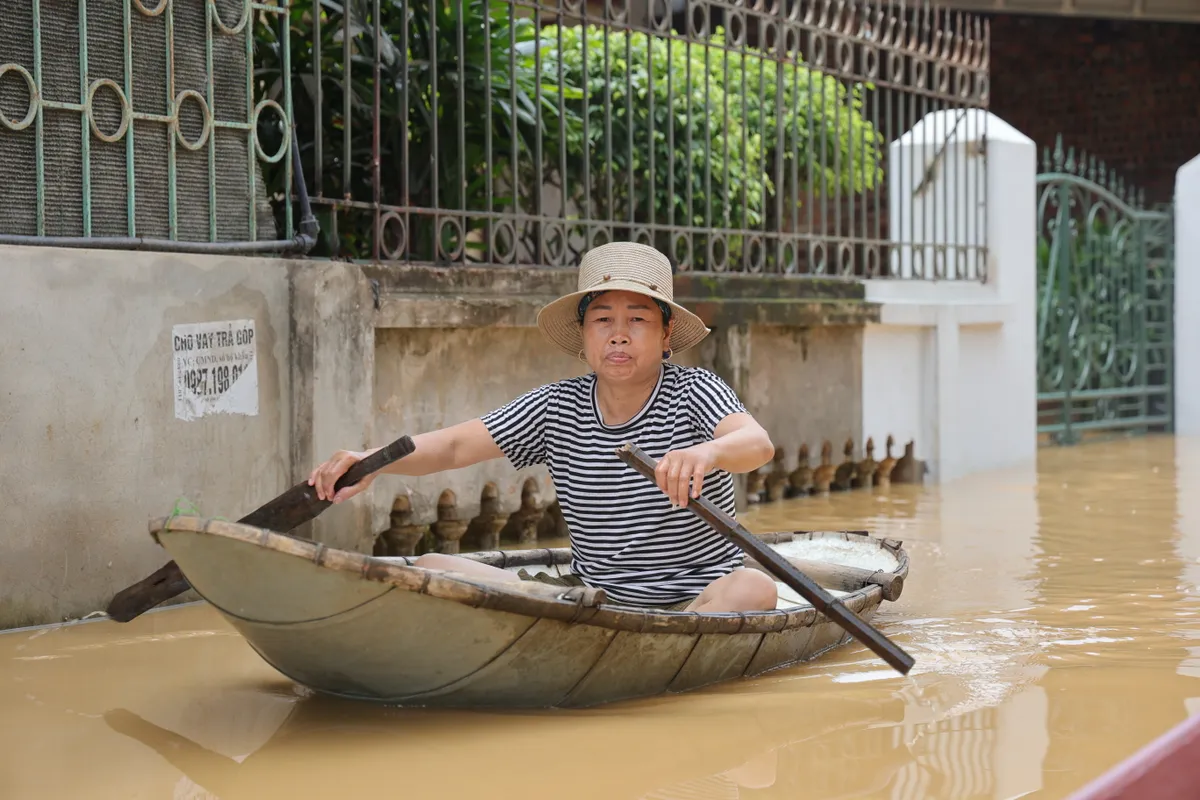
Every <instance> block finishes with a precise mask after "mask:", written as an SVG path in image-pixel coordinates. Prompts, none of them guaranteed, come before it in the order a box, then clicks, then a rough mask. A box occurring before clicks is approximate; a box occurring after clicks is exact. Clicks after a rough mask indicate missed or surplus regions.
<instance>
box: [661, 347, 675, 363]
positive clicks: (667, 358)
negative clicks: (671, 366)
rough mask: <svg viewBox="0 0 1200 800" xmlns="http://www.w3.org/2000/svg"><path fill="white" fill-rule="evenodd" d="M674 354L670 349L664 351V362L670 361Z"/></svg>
mask: <svg viewBox="0 0 1200 800" xmlns="http://www.w3.org/2000/svg"><path fill="white" fill-rule="evenodd" d="M674 353H675V351H674V350H672V349H671V348H669V347H668V348H667V349H666V350H663V361H670V360H671V356H672V355H674Z"/></svg>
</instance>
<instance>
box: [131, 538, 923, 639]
mask: <svg viewBox="0 0 1200 800" xmlns="http://www.w3.org/2000/svg"><path fill="white" fill-rule="evenodd" d="M168 531H169V532H181V533H196V534H205V535H209V536H216V537H218V538H222V539H228V540H232V541H235V542H241V543H243V544H249V545H254V546H257V547H261V548H263V549H265V550H270V551H274V552H277V553H280V554H282V555H287V556H292V557H293V558H299V559H303V560H305V561H308V562H310V563H312V564H314V565H315V566H317V567H320V568H323V569H329V570H333V571H335V572H344V573H348V574H353V575H356V576H358V577H359V578H360V579H363V580H367V581H372V582H375V583H382V584H386V585H388V586H389V591H391V590H400V591H408V592H415V593H417V594H423V595H427V596H429V597H433V598H437V599H441V600H449V601H452V602H457V603H461V604H463V605H468V606H472V607H475V608H481V609H487V610H493V611H501V612H508V613H514V614H521V615H524V616H530V617H538V618H545V619H554V620H559V621H562V622H566V623H580V624H586V625H593V626H598V627H603V628H610V629H614V630H618V631H629V632H632V633H682V634H706V633H714V634H738V633H780V632H783V631H789V630H794V629H797V628H804V627H808V626H811V625H813V624H815V623H817V622H819V621H820V620H819V619H818V618H822V619H823V618H824V615H823V614H820V612H818V611H817V610H816V609H815V608H814V607H813V606H811V605H805V606H801V607H797V608H790V609H773V610H771V611H730V612H716V613H704V612H697V611H666V610H662V609H657V608H649V607H647V608H637V607H631V606H621V605H612V604H610V603H608V602H607V596H606V594H605V592H604V590H603V589H598V588H593V587H561V586H552V585H550V584H545V583H540V582H537V581H525V580H523V581H492V580H488V579H487V578H486V577H484V576H478V575H468V574H465V573H461V572H449V571H440V570H431V569H426V568H423V567H417V566H414V565H412V564H409V563H407V560H408V559H407V557H404V558H382V557H379V556H374V555H369V554H365V553H358V552H354V551H350V550H342V549H339V548H336V547H330V546H329V545H326V544H322V543H320V542H314V541H311V540H309V539H301V538H299V537H296V536H293V535H291V534H287V533H280V532H278V531H272V530H268V529H266V528H259V527H255V526H253V525H246V524H243V523H240V522H231V521H229V520H224V519H214V518H208V517H201V516H194V515H175V516H170V517H156V518H154V519H151V520H150V523H149V532H150V535H151V537H152V538H153V539H154V541H155V542H157V543H158V544H159V546H162V547H164V549H168V551H169V548H166V547H165V546H164V545H163V544H162V541H161V540H160V538H159V535H160V534H161V533H164V532H168ZM755 537H756V538H757V539H759V540H760V541H762V542H764V543H765V544H772V545H773V544H781V543H785V542H790V541H795V540H797V539H810V540H811V539H815V538H835V539H842V540H844V541H859V542H870V543H872V544H874V545H875V546H877V547H879V548H881V549H885V550H887V551H888V552H889V553H890V554H891V555H892V556H894V557H895V558H896V561H897V565H896V568H895V569H893V570H891V571H890V574H895V575H899V576H900V577H901V578H907V577H908V553H907V552H906V551H905V550H904V548H903V542H900V541H897V540H895V539H889V538H881V537H876V536H873V535H871V534H870V533H868V532H866V531H783V532H773V533H763V534H755ZM460 555H461V556H463V557H466V558H471V559H472V560H476V561H482V562H484V563H490V564H491V565H492V566H499V567H501V568H507V567H512V566H538V565H557V564H562V563H567V562H568V561H569V559H570V548H566V547H562V548H532V549H528V550H486V551H474V552H470V553H462V554H460ZM496 562H499V563H496ZM184 575H185V577H186V572H185V573H184ZM193 590H195V591H196V592H197V593H198V594H200V596H201V597H204V595H203V593H202V592H200V591H199V590H198V589H196V588H195V587H193ZM380 596H382V595H380ZM204 599H205V600H206V601H207V600H208V598H206V597H205V598H204ZM837 599H838V600H839V601H840V602H841V603H842V604H843V605H844V606H846V607H847V608H848V609H850V610H851V611H854V612H855V613H860V612H861V611H862V610H863V609H864V608H866V607H867V606H868V605H871V604H872V603H874V604H876V605H878V604H880V603H882V602H883V600H884V596H883V589H882V588H881V587H880V586H878V585H876V584H868V585H865V586H863V587H862V588H860V589H857V590H855V591H853V592H849V593H847V594H844V595H842V596H841V597H838V598H837ZM209 602H211V601H209ZM213 605H214V606H216V607H217V608H218V609H219V610H221V611H222V612H223V613H224V612H225V610H224V609H221V608H220V606H217V605H216V604H215V603H213Z"/></svg>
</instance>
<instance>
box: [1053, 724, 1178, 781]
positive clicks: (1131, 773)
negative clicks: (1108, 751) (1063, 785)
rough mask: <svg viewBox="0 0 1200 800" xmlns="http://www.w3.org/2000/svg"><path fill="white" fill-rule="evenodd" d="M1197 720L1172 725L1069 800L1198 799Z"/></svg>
mask: <svg viewBox="0 0 1200 800" xmlns="http://www.w3.org/2000/svg"><path fill="white" fill-rule="evenodd" d="M1198 787H1200V717H1196V716H1192V717H1188V718H1187V719H1185V720H1183V721H1182V722H1180V723H1178V724H1177V725H1175V727H1173V728H1171V730H1169V731H1167V732H1166V733H1164V734H1163V735H1162V736H1160V737H1158V738H1157V739H1155V740H1154V741H1152V742H1150V743H1149V744H1147V745H1146V746H1144V747H1143V748H1142V749H1140V750H1138V751H1137V752H1136V753H1134V754H1133V755H1131V756H1130V757H1129V758H1127V759H1125V760H1124V761H1122V762H1121V763H1119V764H1117V765H1116V766H1114V767H1112V768H1111V769H1110V770H1109V771H1108V772H1105V773H1104V774H1103V775H1101V776H1100V777H1098V778H1096V779H1095V780H1093V781H1092V782H1090V783H1089V784H1087V785H1086V786H1084V787H1083V788H1082V789H1080V790H1079V791H1077V792H1076V793H1075V794H1073V795H1071V798H1070V800H1193V799H1194V798H1195V797H1196V796H1197V795H1200V788H1198Z"/></svg>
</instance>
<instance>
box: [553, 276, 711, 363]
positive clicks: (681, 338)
mask: <svg viewBox="0 0 1200 800" xmlns="http://www.w3.org/2000/svg"><path fill="white" fill-rule="evenodd" d="M593 291H603V292H618V291H625V292H635V293H637V294H640V295H644V296H646V297H652V298H654V299H655V300H661V301H662V302H664V303H666V304H667V305H668V306H670V307H671V319H672V320H673V321H674V327H673V328H672V329H671V341H670V344H669V347H670V348H671V352H672V353H682V352H683V351H685V350H687V349H689V348H691V347H695V346H696V345H697V344H698V343H699V342H700V341H701V340H702V339H703V338H704V337H705V336H708V334H709V330H708V327H707V326H706V325H705V324H704V322H703V321H701V319H700V318H699V317H698V316H696V315H695V314H693V313H692V312H691V311H688V310H687V309H686V308H684V307H683V306H681V305H679V304H678V303H676V302H675V301H674V300H670V299H668V298H666V297H663V296H662V295H660V294H657V293H655V292H649V291H646V286H645V284H641V283H636V282H634V281H625V280H621V279H620V278H618V279H616V280H612V281H608V282H607V283H605V284H604V288H603V289H599V288H597V289H585V290H582V291H578V292H572V293H571V294H568V295H563V296H562V297H560V298H558V299H557V300H555V301H554V302H551V303H547V304H546V305H544V306H542V309H541V311H539V312H538V316H537V324H538V330H540V331H541V332H542V335H543V336H545V337H546V338H547V339H549V340H550V341H551V342H552V343H553V344H554V345H555V346H556V347H558V348H559V349H560V350H562V351H563V352H564V353H568V354H570V355H572V356H576V357H578V355H579V353H580V352H581V351H582V350H583V330H582V328H581V326H580V324H579V299H580V298H581V297H583V296H584V295H585V294H588V293H589V292H593Z"/></svg>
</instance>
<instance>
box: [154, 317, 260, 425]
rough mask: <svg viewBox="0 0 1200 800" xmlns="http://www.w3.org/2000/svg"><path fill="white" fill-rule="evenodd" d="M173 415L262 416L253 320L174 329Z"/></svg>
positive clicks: (172, 345)
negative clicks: (259, 410)
mask: <svg viewBox="0 0 1200 800" xmlns="http://www.w3.org/2000/svg"><path fill="white" fill-rule="evenodd" d="M171 349H172V351H173V352H174V354H175V379H174V387H175V416H176V418H178V419H182V420H194V419H199V418H200V417H204V416H208V415H210V414H244V415H247V416H251V417H253V416H257V415H258V359H257V358H256V357H255V352H256V351H257V346H256V341H255V336H254V320H252V319H238V320H230V321H226V322H199V323H195V324H192V325H176V326H175V327H174V328H172V330H171Z"/></svg>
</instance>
